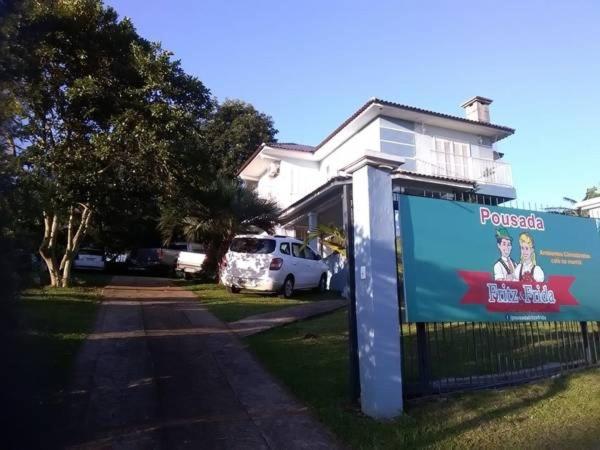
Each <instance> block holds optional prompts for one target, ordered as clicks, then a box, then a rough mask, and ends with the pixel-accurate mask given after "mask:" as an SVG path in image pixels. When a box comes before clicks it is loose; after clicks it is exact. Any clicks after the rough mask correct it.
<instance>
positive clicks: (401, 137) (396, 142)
mask: <svg viewBox="0 0 600 450" xmlns="http://www.w3.org/2000/svg"><path fill="white" fill-rule="evenodd" d="M436 138H441V139H447V140H451V141H456V142H462V143H467V144H469V148H470V152H471V157H472V158H478V159H480V160H484V162H485V161H490V162H493V161H494V148H493V146H492V143H491V141H490V139H489V138H485V137H480V136H477V135H475V134H470V133H465V132H460V131H454V130H449V129H445V128H440V127H436V126H432V125H427V124H421V123H415V122H411V121H406V120H401V119H396V118H392V117H387V116H381V117H377V118H375V119H374V120H373V121H371V122H370V123H369V124H367V125H366V126H365V127H363V128H362V129H361V130H360V131H358V132H357V133H355V134H354V135H353V136H352V137H350V138H349V139H348V140H346V141H345V142H343V143H342V144H341V145H339V146H338V147H337V148H336V149H335V150H333V151H332V152H331V153H330V154H328V155H327V156H325V157H324V158H323V159H322V160H321V161H307V160H301V159H295V158H283V159H282V160H281V163H280V170H279V174H278V175H277V176H275V177H271V176H269V174H268V173H264V174H263V175H262V176H261V177H260V179H259V181H258V183H257V192H258V193H259V195H261V196H262V197H265V198H271V199H273V200H275V201H277V203H278V204H279V205H280V206H281V207H283V208H285V207H287V206H289V205H290V204H292V203H294V202H295V201H297V200H299V199H300V198H302V197H303V196H305V195H306V194H308V193H310V192H312V191H313V190H315V189H316V188H318V187H319V186H321V185H323V184H324V183H326V182H327V181H328V180H329V179H331V178H333V177H335V176H338V175H339V171H340V170H341V169H342V168H344V167H345V166H347V165H348V164H350V163H352V162H354V161H356V160H357V159H358V158H359V157H360V156H361V155H363V154H364V152H365V151H366V150H370V151H377V152H383V153H388V154H391V155H395V156H402V157H404V158H406V162H405V164H404V165H403V166H402V168H403V169H404V170H409V171H415V172H417V173H418V172H423V173H425V174H428V175H439V174H437V173H430V172H428V170H430V169H431V168H432V167H435V163H432V161H433V162H435V154H433V153H432V152H433V151H434V150H435V148H436V146H435V139H436ZM486 164H487V163H486ZM478 181H479V182H480V184H481V191H480V193H486V194H489V195H497V196H502V197H508V198H511V197H512V198H514V197H515V191H514V188H512V187H510V186H508V187H507V186H496V185H494V184H486V183H485V180H478Z"/></svg>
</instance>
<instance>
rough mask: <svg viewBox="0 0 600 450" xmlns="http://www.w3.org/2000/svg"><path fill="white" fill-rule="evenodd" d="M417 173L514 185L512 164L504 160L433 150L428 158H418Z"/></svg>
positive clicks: (481, 182)
mask: <svg viewBox="0 0 600 450" xmlns="http://www.w3.org/2000/svg"><path fill="white" fill-rule="evenodd" d="M415 172H417V173H422V174H425V175H435V176H441V177H451V178H459V179H463V180H469V181H474V182H476V183H480V184H484V183H485V184H496V185H499V186H509V187H512V186H513V180H512V169H511V166H510V164H507V163H505V162H503V161H499V160H492V159H483V158H475V157H472V156H461V155H456V154H452V153H446V152H439V151H435V150H431V151H430V152H429V155H428V156H427V157H426V158H416V170H415Z"/></svg>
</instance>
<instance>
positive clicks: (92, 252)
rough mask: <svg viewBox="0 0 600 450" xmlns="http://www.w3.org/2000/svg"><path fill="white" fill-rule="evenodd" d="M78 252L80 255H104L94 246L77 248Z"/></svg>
mask: <svg viewBox="0 0 600 450" xmlns="http://www.w3.org/2000/svg"><path fill="white" fill-rule="evenodd" d="M79 254H81V255H94V256H104V251H102V250H97V249H95V248H82V249H81V250H79Z"/></svg>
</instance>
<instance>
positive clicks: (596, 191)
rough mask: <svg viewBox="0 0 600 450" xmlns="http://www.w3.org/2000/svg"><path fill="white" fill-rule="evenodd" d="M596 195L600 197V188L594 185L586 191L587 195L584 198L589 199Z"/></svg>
mask: <svg viewBox="0 0 600 450" xmlns="http://www.w3.org/2000/svg"><path fill="white" fill-rule="evenodd" d="M596 197H600V188H599V187H598V186H592V187H591V188H588V189H587V191H586V192H585V197H583V199H584V200H589V199H591V198H596Z"/></svg>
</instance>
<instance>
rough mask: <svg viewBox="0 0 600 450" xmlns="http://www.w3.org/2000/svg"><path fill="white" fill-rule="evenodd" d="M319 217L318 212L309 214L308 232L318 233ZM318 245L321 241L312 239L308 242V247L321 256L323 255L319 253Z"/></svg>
mask: <svg viewBox="0 0 600 450" xmlns="http://www.w3.org/2000/svg"><path fill="white" fill-rule="evenodd" d="M318 219H319V217H318V214H317V213H316V212H309V213H308V232H309V233H311V232H313V231H317V227H318V225H319V220H318ZM318 243H319V240H318V239H316V238H315V239H311V240H310V241H308V245H309V247H310V248H312V249H313V250H314V251H315V252H316V253H318V254H319V255H320V254H321V252H320V251H319V248H318Z"/></svg>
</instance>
